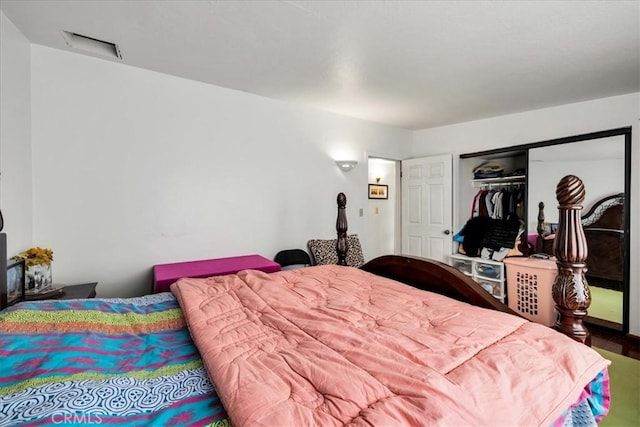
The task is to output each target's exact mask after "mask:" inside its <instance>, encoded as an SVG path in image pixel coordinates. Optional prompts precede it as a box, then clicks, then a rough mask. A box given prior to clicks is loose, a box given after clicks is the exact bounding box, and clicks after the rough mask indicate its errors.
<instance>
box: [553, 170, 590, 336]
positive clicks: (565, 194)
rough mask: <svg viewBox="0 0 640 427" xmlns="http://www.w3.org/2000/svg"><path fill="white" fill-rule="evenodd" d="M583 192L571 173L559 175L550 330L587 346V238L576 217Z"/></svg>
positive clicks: (588, 297)
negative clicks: (553, 310)
mask: <svg viewBox="0 0 640 427" xmlns="http://www.w3.org/2000/svg"><path fill="white" fill-rule="evenodd" d="M584 195H585V192H584V184H583V183H582V181H581V180H580V178H578V177H577V176H574V175H567V176H565V177H564V178H562V179H561V180H560V182H559V183H558V186H557V188H556V198H557V199H558V218H559V222H558V230H557V232H556V238H555V241H554V245H553V253H554V255H555V256H556V258H557V261H556V264H557V265H558V275H557V276H556V279H555V282H554V283H553V291H552V292H553V300H554V301H555V303H556V309H557V310H558V312H559V313H560V315H559V317H558V320H557V321H556V324H555V326H554V329H557V330H558V331H560V332H562V333H563V334H565V335H568V336H569V337H571V338H573V339H574V340H576V341H580V342H582V343H584V344H586V345H589V346H590V345H591V336H590V335H589V331H588V330H587V328H586V327H585V326H584V324H583V319H584V317H585V316H586V315H587V309H588V308H589V305H591V293H590V292H589V285H588V284H587V280H586V279H585V277H584V273H585V272H586V270H587V268H586V267H587V266H586V264H585V260H586V259H587V241H586V238H585V236H584V230H583V229H582V222H581V218H580V211H581V210H582V206H581V204H582V202H583V201H584Z"/></svg>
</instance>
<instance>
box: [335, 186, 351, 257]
mask: <svg viewBox="0 0 640 427" xmlns="http://www.w3.org/2000/svg"><path fill="white" fill-rule="evenodd" d="M346 207H347V196H345V195H344V193H340V194H338V219H337V220H336V231H337V232H338V240H337V241H336V252H338V265H347V250H348V249H349V243H348V242H347V214H346V213H345V211H346Z"/></svg>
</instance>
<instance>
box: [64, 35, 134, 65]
mask: <svg viewBox="0 0 640 427" xmlns="http://www.w3.org/2000/svg"><path fill="white" fill-rule="evenodd" d="M62 35H63V36H64V40H65V42H67V44H68V45H69V47H71V48H72V49H78V50H84V51H85V52H89V53H93V54H95V55H100V56H106V57H109V58H117V59H122V55H120V49H118V45H116V44H115V43H111V42H106V41H104V40H99V39H96V38H93V37H89V36H83V35H82V34H77V33H72V32H70V31H63V32H62Z"/></svg>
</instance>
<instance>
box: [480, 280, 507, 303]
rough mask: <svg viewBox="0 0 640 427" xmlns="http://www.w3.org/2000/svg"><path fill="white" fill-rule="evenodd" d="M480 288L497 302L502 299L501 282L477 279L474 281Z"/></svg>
mask: <svg viewBox="0 0 640 427" xmlns="http://www.w3.org/2000/svg"><path fill="white" fill-rule="evenodd" d="M475 280H476V281H477V282H478V284H479V285H480V286H482V288H483V289H484V290H485V291H487V292H489V293H490V294H491V295H493V296H494V297H496V298H498V299H499V300H501V301H502V300H503V299H504V295H502V281H501V280H491V279H483V278H481V277H478V278H476V279H475Z"/></svg>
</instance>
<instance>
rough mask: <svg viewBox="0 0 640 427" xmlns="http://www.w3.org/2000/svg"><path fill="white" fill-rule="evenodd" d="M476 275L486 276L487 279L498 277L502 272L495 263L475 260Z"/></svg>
mask: <svg viewBox="0 0 640 427" xmlns="http://www.w3.org/2000/svg"><path fill="white" fill-rule="evenodd" d="M475 268H476V275H478V276H482V277H486V278H488V279H500V275H501V274H502V272H501V271H500V270H501V269H500V267H499V266H497V265H495V264H489V263H486V262H481V261H480V262H476V263H475Z"/></svg>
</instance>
